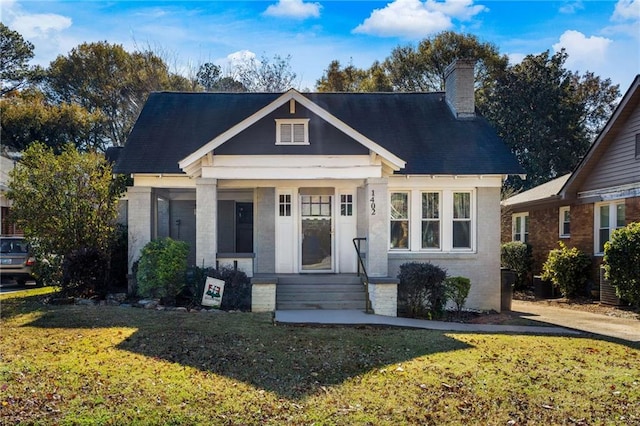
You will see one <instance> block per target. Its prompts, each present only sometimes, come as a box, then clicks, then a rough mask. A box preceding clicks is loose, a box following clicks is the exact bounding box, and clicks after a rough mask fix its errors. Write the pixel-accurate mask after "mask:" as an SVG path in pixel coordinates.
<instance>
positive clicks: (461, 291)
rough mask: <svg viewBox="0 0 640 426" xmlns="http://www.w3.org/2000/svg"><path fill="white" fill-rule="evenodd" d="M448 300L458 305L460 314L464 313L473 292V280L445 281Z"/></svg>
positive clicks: (454, 279)
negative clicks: (465, 305) (470, 291)
mask: <svg viewBox="0 0 640 426" xmlns="http://www.w3.org/2000/svg"><path fill="white" fill-rule="evenodd" d="M445 286H446V288H447V298H448V299H450V300H451V301H452V302H453V303H455V305H456V310H457V311H458V314H460V312H461V311H462V308H463V307H464V304H465V303H466V301H467V297H468V296H469V290H471V280H470V279H469V278H465V277H449V278H447V279H446V280H445Z"/></svg>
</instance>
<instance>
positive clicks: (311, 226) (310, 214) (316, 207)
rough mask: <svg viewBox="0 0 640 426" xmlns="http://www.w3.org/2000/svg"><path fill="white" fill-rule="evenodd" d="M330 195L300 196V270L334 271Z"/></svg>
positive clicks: (331, 197) (331, 199)
mask: <svg viewBox="0 0 640 426" xmlns="http://www.w3.org/2000/svg"><path fill="white" fill-rule="evenodd" d="M332 202H333V196H331V195H301V196H300V221H301V222H300V231H301V232H300V236H301V238H302V241H301V244H300V251H301V255H300V260H301V264H300V270H301V271H302V272H333V271H334V266H333V265H334V260H333V259H334V256H333V220H332V212H333V206H332Z"/></svg>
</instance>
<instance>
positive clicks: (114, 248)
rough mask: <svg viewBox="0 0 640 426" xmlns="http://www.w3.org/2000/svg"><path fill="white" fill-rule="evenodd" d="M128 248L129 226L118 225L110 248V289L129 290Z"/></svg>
mask: <svg viewBox="0 0 640 426" xmlns="http://www.w3.org/2000/svg"><path fill="white" fill-rule="evenodd" d="M128 248H129V241H128V235H127V226H126V225H121V224H118V225H116V227H115V230H114V233H113V240H112V242H111V245H110V246H109V287H114V288H127V272H128V269H129V265H128V262H129V255H128V253H129V252H128Z"/></svg>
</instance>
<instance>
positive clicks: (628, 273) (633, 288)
mask: <svg viewBox="0 0 640 426" xmlns="http://www.w3.org/2000/svg"><path fill="white" fill-rule="evenodd" d="M604 263H605V265H604V268H605V277H606V278H607V279H608V280H609V281H611V285H613V286H614V287H615V289H616V294H617V295H618V297H619V298H621V299H624V300H626V301H628V302H630V303H632V304H634V305H636V306H637V305H640V222H635V223H631V224H629V225H627V226H626V227H624V228H620V229H616V230H615V231H614V232H613V233H612V234H611V240H610V241H608V242H607V243H606V244H605V245H604Z"/></svg>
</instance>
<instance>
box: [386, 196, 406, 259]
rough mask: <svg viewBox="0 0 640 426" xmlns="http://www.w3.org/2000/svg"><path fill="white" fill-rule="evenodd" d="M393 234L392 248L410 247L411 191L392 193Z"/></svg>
mask: <svg viewBox="0 0 640 426" xmlns="http://www.w3.org/2000/svg"><path fill="white" fill-rule="evenodd" d="M390 204H391V212H390V216H389V217H390V219H391V235H390V248H392V249H405V250H406V249H408V248H409V193H408V192H392V193H391V203H390Z"/></svg>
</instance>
